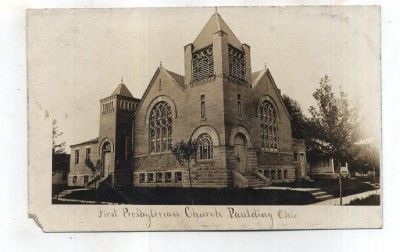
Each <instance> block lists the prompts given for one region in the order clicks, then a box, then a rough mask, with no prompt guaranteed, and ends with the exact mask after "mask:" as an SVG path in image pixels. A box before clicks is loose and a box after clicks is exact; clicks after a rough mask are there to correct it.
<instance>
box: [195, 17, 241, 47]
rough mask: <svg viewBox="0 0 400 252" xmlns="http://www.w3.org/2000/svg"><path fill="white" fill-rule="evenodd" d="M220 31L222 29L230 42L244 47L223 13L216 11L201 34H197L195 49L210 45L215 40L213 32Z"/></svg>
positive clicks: (235, 45)
mask: <svg viewBox="0 0 400 252" xmlns="http://www.w3.org/2000/svg"><path fill="white" fill-rule="evenodd" d="M218 31H222V32H224V33H225V34H226V36H227V38H228V43H229V44H231V45H232V46H234V47H237V48H241V47H242V43H241V42H240V41H239V39H238V38H237V37H236V36H235V34H234V33H233V32H232V30H231V29H230V28H229V26H228V25H227V24H226V23H225V21H224V20H223V19H222V17H221V15H219V13H215V14H214V15H212V16H211V18H210V19H209V20H208V22H207V23H206V25H205V26H204V27H203V29H202V30H201V32H200V33H199V35H197V37H196V39H195V40H194V42H193V46H194V50H197V49H201V48H203V47H206V46H208V45H210V44H211V43H212V41H213V40H212V39H213V34H214V33H216V32H218Z"/></svg>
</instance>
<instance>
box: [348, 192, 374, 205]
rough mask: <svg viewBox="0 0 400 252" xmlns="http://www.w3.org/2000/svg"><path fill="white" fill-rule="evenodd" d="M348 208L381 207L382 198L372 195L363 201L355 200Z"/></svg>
mask: <svg viewBox="0 0 400 252" xmlns="http://www.w3.org/2000/svg"><path fill="white" fill-rule="evenodd" d="M347 205H348V206H379V205H380V196H379V195H378V194H372V195H370V196H368V197H365V198H362V199H353V200H352V201H350V202H349V204H347Z"/></svg>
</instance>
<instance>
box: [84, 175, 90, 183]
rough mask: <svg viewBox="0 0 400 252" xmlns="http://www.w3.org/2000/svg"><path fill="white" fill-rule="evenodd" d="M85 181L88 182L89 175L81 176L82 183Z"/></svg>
mask: <svg viewBox="0 0 400 252" xmlns="http://www.w3.org/2000/svg"><path fill="white" fill-rule="evenodd" d="M87 182H89V176H88V175H85V176H83V183H85V184H86V183H87Z"/></svg>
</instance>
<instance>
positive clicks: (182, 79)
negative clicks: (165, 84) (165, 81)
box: [164, 69, 185, 88]
mask: <svg viewBox="0 0 400 252" xmlns="http://www.w3.org/2000/svg"><path fill="white" fill-rule="evenodd" d="M164 70H165V71H167V73H168V74H169V75H171V77H172V78H173V79H174V80H175V81H176V82H177V83H178V84H179V85H180V86H181V87H182V88H185V77H184V76H182V75H180V74H177V73H174V72H171V71H169V70H167V69H164Z"/></svg>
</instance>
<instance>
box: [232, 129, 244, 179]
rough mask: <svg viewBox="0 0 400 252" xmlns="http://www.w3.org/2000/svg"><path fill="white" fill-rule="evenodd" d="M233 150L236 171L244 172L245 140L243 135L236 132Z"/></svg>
mask: <svg viewBox="0 0 400 252" xmlns="http://www.w3.org/2000/svg"><path fill="white" fill-rule="evenodd" d="M233 142H234V152H235V157H236V171H237V172H239V173H245V172H246V170H247V141H246V137H245V135H243V134H242V133H240V132H239V133H237V134H236V135H235V138H234V141H233Z"/></svg>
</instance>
